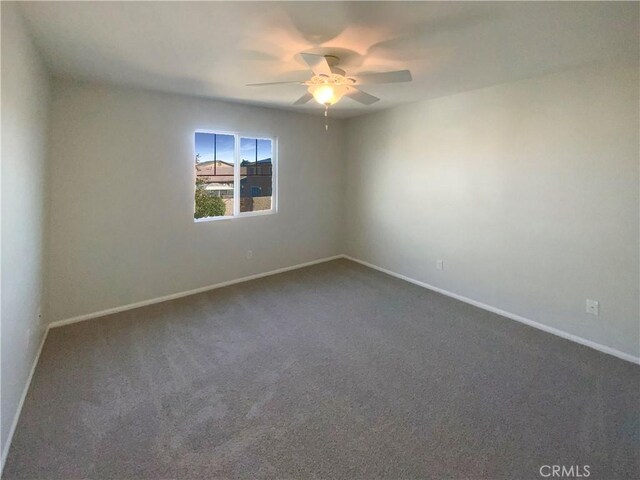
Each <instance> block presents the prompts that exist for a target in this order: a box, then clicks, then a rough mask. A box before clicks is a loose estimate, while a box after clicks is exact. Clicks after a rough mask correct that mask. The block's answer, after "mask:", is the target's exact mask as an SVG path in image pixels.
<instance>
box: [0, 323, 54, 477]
mask: <svg viewBox="0 0 640 480" xmlns="http://www.w3.org/2000/svg"><path fill="white" fill-rule="evenodd" d="M48 334H49V327H46V330H45V332H44V335H43V336H42V340H41V341H40V346H39V347H38V353H36V357H35V358H34V359H33V365H31V370H30V371H29V376H28V377H27V382H26V384H25V386H24V389H23V390H22V396H21V397H20V401H19V402H18V409H17V410H16V414H15V416H14V417H13V422H12V423H11V428H10V429H9V436H8V437H7V443H5V445H4V450H3V451H2V459H1V461H0V478H1V477H2V471H3V470H4V464H5V462H6V461H7V455H8V454H9V449H10V448H11V441H12V440H13V434H14V433H15V432H16V427H17V426H18V420H20V413H22V406H23V405H24V400H25V399H26V398H27V393H28V392H29V387H30V386H31V379H32V378H33V374H34V372H35V371H36V366H37V365H38V360H39V359H40V353H41V352H42V347H44V342H45V340H46V339H47V335H48Z"/></svg>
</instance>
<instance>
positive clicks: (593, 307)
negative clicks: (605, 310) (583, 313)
mask: <svg viewBox="0 0 640 480" xmlns="http://www.w3.org/2000/svg"><path fill="white" fill-rule="evenodd" d="M587 313H589V314H591V315H599V314H600V302H598V301H597V300H591V299H590V298H587Z"/></svg>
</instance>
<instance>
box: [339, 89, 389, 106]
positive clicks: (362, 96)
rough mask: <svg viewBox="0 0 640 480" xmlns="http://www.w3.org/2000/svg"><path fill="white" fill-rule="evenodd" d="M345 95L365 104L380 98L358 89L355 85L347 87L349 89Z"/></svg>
mask: <svg viewBox="0 0 640 480" xmlns="http://www.w3.org/2000/svg"><path fill="white" fill-rule="evenodd" d="M345 95H346V96H347V97H350V98H352V99H354V100H355V101H356V102H360V103H363V104H365V105H371V104H373V103H376V102H377V101H378V100H380V99H379V98H378V97H374V96H373V95H369V94H368V93H366V92H363V91H362V90H358V89H357V88H355V87H349V90H348V91H347V93H346V94H345Z"/></svg>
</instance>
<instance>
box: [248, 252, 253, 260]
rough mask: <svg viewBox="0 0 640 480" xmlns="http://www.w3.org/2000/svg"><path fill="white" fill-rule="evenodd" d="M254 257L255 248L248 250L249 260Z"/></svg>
mask: <svg viewBox="0 0 640 480" xmlns="http://www.w3.org/2000/svg"><path fill="white" fill-rule="evenodd" d="M250 258H253V250H247V260H249V259H250Z"/></svg>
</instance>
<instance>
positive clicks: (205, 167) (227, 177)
mask: <svg viewBox="0 0 640 480" xmlns="http://www.w3.org/2000/svg"><path fill="white" fill-rule="evenodd" d="M243 164H244V165H249V166H251V165H255V162H247V161H246V160H243ZM258 165H259V166H264V165H271V159H270V158H267V159H264V160H258ZM259 170H261V169H259ZM250 173H251V172H250ZM196 176H197V177H198V178H200V179H201V180H203V181H204V182H206V183H231V182H233V164H232V163H227V162H223V161H222V160H217V161H216V162H215V164H214V162H213V161H209V162H199V163H196ZM246 177H247V167H246V166H241V167H240V179H241V180H242V179H244V178H246Z"/></svg>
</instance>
